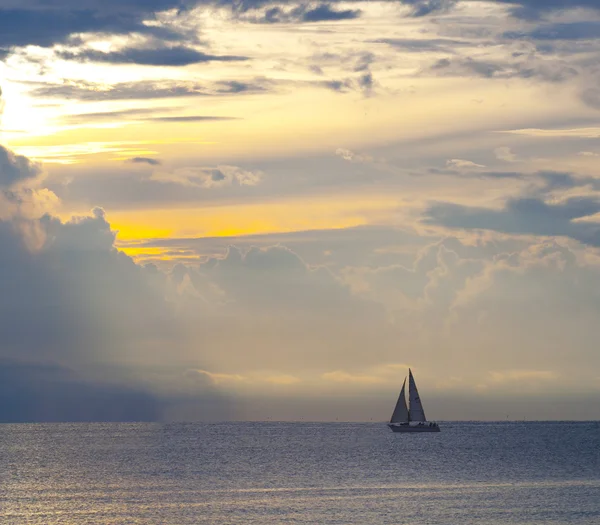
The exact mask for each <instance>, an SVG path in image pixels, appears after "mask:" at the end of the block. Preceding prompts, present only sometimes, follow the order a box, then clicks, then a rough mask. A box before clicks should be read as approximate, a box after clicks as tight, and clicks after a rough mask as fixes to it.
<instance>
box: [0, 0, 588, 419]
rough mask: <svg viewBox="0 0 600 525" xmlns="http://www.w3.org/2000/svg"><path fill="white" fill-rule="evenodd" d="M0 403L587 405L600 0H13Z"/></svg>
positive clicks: (96, 407)
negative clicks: (411, 390)
mask: <svg viewBox="0 0 600 525" xmlns="http://www.w3.org/2000/svg"><path fill="white" fill-rule="evenodd" d="M0 88H1V90H2V92H1V98H0V421H62V420H69V421H89V420H102V421H103V420H150V421H178V420H269V419H270V420H313V421H336V420H338V421H342V420H343V421H384V420H386V419H388V418H389V417H390V414H391V412H392V410H393V406H394V404H395V401H396V397H397V395H398V392H399V389H400V386H401V385H402V381H403V380H404V377H405V376H406V375H407V373H408V368H409V367H410V368H411V369H412V370H413V373H414V375H415V378H416V380H417V383H418V385H419V389H420V393H421V397H422V399H423V402H424V407H425V412H426V415H427V417H428V419H434V420H435V419H437V420H470V419H482V420H505V419H511V420H521V419H528V420H532V419H558V420H564V419H600V351H598V347H597V344H598V337H597V325H598V319H600V176H599V175H597V166H598V161H599V158H600V143H599V139H600V1H598V0H565V1H559V0H550V1H546V0H545V1H541V0H520V1H517V0H516V1H515V2H507V1H504V0H495V1H482V2H480V1H469V0H462V1H457V0H396V1H383V2H377V1H369V2H366V1H353V2H344V1H332V2H303V1H298V2H296V1H291V2H290V1H287V2H276V1H271V0H240V1H236V2H233V1H230V0H219V1H217V0H214V1H211V0H119V1H117V0H104V1H103V2H96V1H92V0H77V1H75V0H56V1H53V2H51V3H48V2H46V1H44V0H19V1H17V0H2V2H0Z"/></svg>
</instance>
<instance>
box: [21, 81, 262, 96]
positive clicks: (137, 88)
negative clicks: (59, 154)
mask: <svg viewBox="0 0 600 525" xmlns="http://www.w3.org/2000/svg"><path fill="white" fill-rule="evenodd" d="M273 84H274V83H273V82H272V81H269V80H267V79H256V80H254V81H251V82H242V81H238V80H221V81H217V82H213V83H212V84H200V83H198V82H186V81H182V82H173V81H163V82H158V81H139V82H122V83H119V84H113V85H112V86H106V85H104V84H100V83H94V82H85V81H78V82H69V81H65V82H64V83H62V84H50V83H39V82H36V83H29V85H31V86H33V89H32V90H31V92H30V93H31V94H32V95H33V96H34V97H52V98H54V97H56V98H70V99H75V100H85V101H100V100H149V99H160V98H181V97H207V96H223V95H236V94H239V93H267V92H269V91H270V90H271V88H272V87H273Z"/></svg>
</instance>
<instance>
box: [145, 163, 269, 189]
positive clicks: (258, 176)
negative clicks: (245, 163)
mask: <svg viewBox="0 0 600 525" xmlns="http://www.w3.org/2000/svg"><path fill="white" fill-rule="evenodd" d="M263 177H264V174H263V173H262V172H252V171H247V170H244V169H242V168H238V167H237V166H217V167H216V168H178V169H176V170H174V171H170V172H166V171H165V172H156V173H154V174H153V175H152V180H155V181H158V182H165V183H174V184H181V185H182V186H192V187H198V188H214V187H219V186H231V185H239V186H256V185H257V184H259V183H260V181H261V180H262V179H263Z"/></svg>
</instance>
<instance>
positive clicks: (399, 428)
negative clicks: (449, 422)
mask: <svg viewBox="0 0 600 525" xmlns="http://www.w3.org/2000/svg"><path fill="white" fill-rule="evenodd" d="M388 427H390V428H391V429H392V432H401V433H415V432H417V433H420V432H439V431H440V427H438V426H437V425H436V426H429V424H427V423H426V424H425V425H394V424H393V423H388Z"/></svg>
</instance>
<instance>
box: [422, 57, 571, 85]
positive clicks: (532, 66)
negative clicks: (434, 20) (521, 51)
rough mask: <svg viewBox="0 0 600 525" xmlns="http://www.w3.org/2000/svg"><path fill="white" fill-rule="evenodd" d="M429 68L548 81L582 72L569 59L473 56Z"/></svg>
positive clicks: (441, 72)
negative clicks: (499, 59)
mask: <svg viewBox="0 0 600 525" xmlns="http://www.w3.org/2000/svg"><path fill="white" fill-rule="evenodd" d="M428 71H429V72H431V73H434V74H436V75H441V76H459V77H463V76H475V77H483V78H524V79H525V78H538V79H541V80H544V81H546V82H564V81H566V80H569V79H571V78H573V77H575V76H577V75H579V71H578V70H577V68H575V67H574V66H573V65H572V64H570V63H569V62H567V61H562V60H543V59H539V58H536V57H527V59H525V60H518V59H517V60H515V61H506V60H504V61H491V60H476V59H473V58H470V57H467V58H457V59H449V58H442V59H440V60H437V61H436V62H435V63H434V64H432V65H431V66H430V68H429V70H428Z"/></svg>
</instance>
